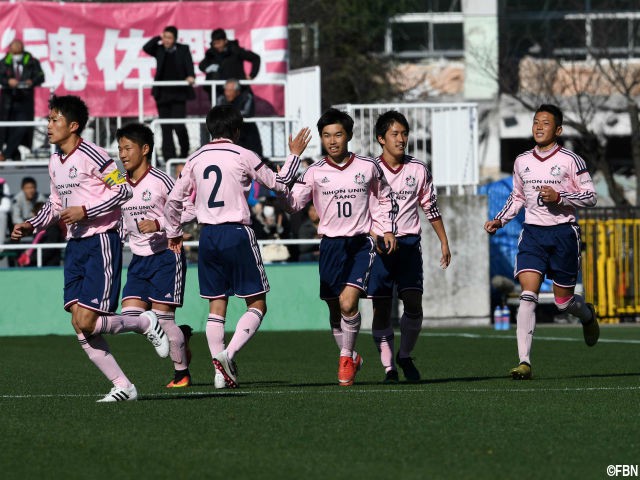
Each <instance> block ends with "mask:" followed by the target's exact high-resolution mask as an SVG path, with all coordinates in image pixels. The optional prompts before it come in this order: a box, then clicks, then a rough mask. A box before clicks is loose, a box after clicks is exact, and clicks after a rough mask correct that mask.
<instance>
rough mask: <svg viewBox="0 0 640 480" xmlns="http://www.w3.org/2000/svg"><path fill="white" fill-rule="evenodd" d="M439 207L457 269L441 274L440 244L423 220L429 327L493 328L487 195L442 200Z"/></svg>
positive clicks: (424, 304) (453, 266)
mask: <svg viewBox="0 0 640 480" xmlns="http://www.w3.org/2000/svg"><path fill="white" fill-rule="evenodd" d="M438 207H439V208H440V213H441V214H442V218H443V221H444V225H445V228H446V230H447V236H448V237H449V247H450V249H451V255H452V259H451V265H449V268H447V270H442V269H441V268H440V257H441V256H442V253H441V251H440V242H439V241H438V237H437V236H436V234H435V232H434V231H433V228H432V227H431V225H430V224H429V222H428V221H427V220H426V219H425V218H424V217H423V219H422V230H423V235H422V258H423V262H424V276H425V282H424V296H423V297H422V308H423V311H424V320H425V325H430V326H434V325H440V326H449V325H488V324H489V323H490V315H491V312H490V310H491V304H490V291H489V239H488V237H487V234H486V233H485V231H484V229H483V225H484V222H485V221H486V217H487V197H486V196H484V195H468V196H439V197H438Z"/></svg>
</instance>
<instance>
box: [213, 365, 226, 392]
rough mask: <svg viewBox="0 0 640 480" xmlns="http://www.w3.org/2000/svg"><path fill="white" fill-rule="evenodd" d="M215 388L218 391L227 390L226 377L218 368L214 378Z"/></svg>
mask: <svg viewBox="0 0 640 480" xmlns="http://www.w3.org/2000/svg"><path fill="white" fill-rule="evenodd" d="M213 386H214V387H216V388H217V389H221V388H227V382H225V381H224V376H223V375H222V374H221V373H220V372H219V371H218V369H217V368H216V374H215V375H214V376H213Z"/></svg>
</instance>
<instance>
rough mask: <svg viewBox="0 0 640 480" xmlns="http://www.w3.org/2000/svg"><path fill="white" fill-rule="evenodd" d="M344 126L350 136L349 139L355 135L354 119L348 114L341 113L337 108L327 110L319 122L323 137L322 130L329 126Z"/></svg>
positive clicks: (319, 129) (319, 131)
mask: <svg viewBox="0 0 640 480" xmlns="http://www.w3.org/2000/svg"><path fill="white" fill-rule="evenodd" d="M336 123H337V124H339V125H342V126H343V127H344V129H345V131H346V132H347V135H349V138H351V136H352V135H353V118H351V117H350V116H349V114H348V113H345V112H341V111H340V110H338V109H337V108H330V109H328V110H326V111H325V112H324V113H323V114H322V115H321V116H320V119H319V120H318V133H319V134H320V135H322V129H323V128H324V127H326V126H327V125H334V124H336Z"/></svg>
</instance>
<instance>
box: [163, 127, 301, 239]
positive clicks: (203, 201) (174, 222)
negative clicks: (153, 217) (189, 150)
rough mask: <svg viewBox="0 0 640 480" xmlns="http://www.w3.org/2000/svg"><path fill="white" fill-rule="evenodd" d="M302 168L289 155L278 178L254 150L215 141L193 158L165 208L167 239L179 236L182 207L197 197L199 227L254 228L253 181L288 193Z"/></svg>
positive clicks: (196, 208) (296, 160)
mask: <svg viewBox="0 0 640 480" xmlns="http://www.w3.org/2000/svg"><path fill="white" fill-rule="evenodd" d="M299 165H300V159H299V158H298V156H296V155H289V157H287V161H286V162H285V164H284V166H283V168H282V170H281V171H280V173H279V174H276V173H274V172H273V171H271V170H270V169H269V168H268V167H267V166H266V164H265V163H264V162H263V161H262V160H261V159H260V157H259V156H258V155H256V154H255V153H254V152H252V151H251V150H247V149H246V148H243V147H240V146H238V145H236V144H234V143H233V142H231V140H227V139H216V140H214V141H212V142H210V143H208V144H206V145H204V146H203V147H201V148H200V149H199V150H198V151H196V152H195V153H194V154H193V155H191V156H190V157H189V158H188V159H187V162H186V164H185V166H184V169H183V170H182V173H181V174H180V178H178V180H177V181H176V184H175V187H174V188H173V191H172V192H171V194H170V195H169V199H168V201H167V205H166V207H165V217H166V221H167V235H168V236H169V237H171V238H175V237H178V236H180V234H181V233H182V230H181V228H180V222H181V215H182V211H183V203H185V202H188V201H189V199H190V198H192V194H193V192H194V191H196V192H197V194H196V196H195V201H194V204H195V214H196V217H197V218H198V222H199V223H204V224H211V225H218V224H222V223H241V224H243V225H251V215H250V212H249V204H248V203H247V199H246V195H247V193H248V191H249V187H250V186H251V181H252V180H256V181H258V182H259V183H261V184H262V185H264V186H265V187H267V188H269V189H271V190H274V191H276V192H280V193H287V192H288V191H289V189H288V188H287V183H290V182H291V181H293V178H294V175H295V173H296V171H297V170H298V166H299Z"/></svg>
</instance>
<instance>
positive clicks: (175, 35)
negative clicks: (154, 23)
mask: <svg viewBox="0 0 640 480" xmlns="http://www.w3.org/2000/svg"><path fill="white" fill-rule="evenodd" d="M163 31H164V32H169V33H173V38H175V39H176V40H178V29H177V28H176V27H174V26H173V25H167V26H166V27H164V30H163Z"/></svg>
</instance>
